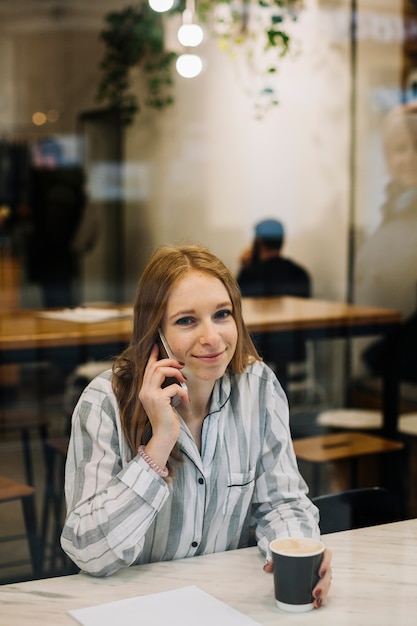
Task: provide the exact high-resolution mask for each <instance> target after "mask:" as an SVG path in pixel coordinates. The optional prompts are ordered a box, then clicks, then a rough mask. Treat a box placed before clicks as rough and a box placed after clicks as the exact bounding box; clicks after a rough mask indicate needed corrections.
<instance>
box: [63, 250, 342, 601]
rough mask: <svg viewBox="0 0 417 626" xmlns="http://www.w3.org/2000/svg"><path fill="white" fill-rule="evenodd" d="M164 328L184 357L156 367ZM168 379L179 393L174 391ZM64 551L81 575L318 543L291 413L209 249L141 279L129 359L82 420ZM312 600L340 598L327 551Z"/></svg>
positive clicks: (163, 261) (158, 262)
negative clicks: (292, 540)
mask: <svg viewBox="0 0 417 626" xmlns="http://www.w3.org/2000/svg"><path fill="white" fill-rule="evenodd" d="M160 329H161V330H162V332H163V334H164V336H165V338H166V341H167V343H168V345H169V348H170V350H171V351H172V353H173V354H174V355H175V357H173V358H169V357H168V358H158V357H160V356H161V355H160V354H159V350H160V349H159V348H158V344H157V341H158V333H159V330H160ZM167 378H174V379H175V381H176V382H175V381H174V382H172V383H171V384H168V385H166V384H165V383H166V379H167ZM65 491H66V499H67V508H68V514H67V519H66V522H65V527H64V529H63V533H62V538H61V541H62V547H63V549H64V550H65V552H66V553H67V554H68V555H69V556H70V557H71V559H73V560H74V562H75V563H76V564H77V565H78V566H79V567H80V568H81V569H82V570H84V571H86V572H89V573H91V574H94V575H96V576H104V575H109V574H112V573H113V572H115V571H117V570H118V569H120V568H121V567H126V566H129V565H133V564H139V563H147V562H152V561H162V560H170V559H178V558H184V557H189V556H194V555H199V554H206V553H211V552H219V551H223V550H230V549H234V548H239V547H243V546H246V545H248V541H249V537H250V530H251V528H252V527H255V533H256V539H257V543H258V546H259V548H260V549H261V551H262V552H263V553H264V554H265V555H266V558H267V562H266V565H265V569H266V570H267V571H271V569H272V566H271V562H270V554H269V549H268V544H269V542H270V541H271V540H272V539H274V538H275V537H279V536H286V535H293V536H314V537H317V536H318V535H319V530H318V526H317V517H318V515H317V509H316V508H315V507H314V506H313V504H312V503H311V502H310V500H309V499H308V498H307V496H306V491H307V490H306V485H305V483H304V481H303V479H302V478H301V476H300V474H299V473H298V470H297V465H296V460H295V456H294V452H293V448H292V444H291V440H290V433H289V426H288V405H287V402H286V398H285V395H284V392H283V391H282V388H281V386H280V385H279V383H278V381H277V379H276V377H275V375H274V374H273V373H272V371H271V370H270V369H269V368H268V367H267V366H266V365H265V364H264V363H262V362H261V360H260V359H259V357H258V354H257V352H256V350H255V348H254V345H253V343H252V341H251V339H250V336H249V333H248V331H247V329H246V327H245V325H244V322H243V319H242V311H241V298H240V292H239V288H238V286H237V283H236V281H235V280H234V278H233V277H232V275H231V274H230V272H229V271H228V270H227V268H226V267H225V266H224V264H223V263H222V262H221V261H220V260H219V259H217V258H216V257H215V256H214V255H212V254H211V253H210V252H209V251H208V250H206V249H205V248H201V247H198V246H183V247H166V248H162V249H161V250H159V251H157V252H156V253H155V254H154V255H153V256H152V258H151V259H150V261H149V263H148V265H147V267H146V268H145V270H144V272H143V275H142V277H141V279H140V282H139V285H138V289H137V293H136V298H135V305H134V329H133V336H132V340H131V342H130V345H129V347H128V348H127V349H126V350H125V351H124V352H123V353H122V354H121V356H120V357H119V358H118V359H117V360H116V362H115V364H114V367H113V371H112V372H111V371H108V372H106V373H104V374H102V375H100V376H99V377H97V378H96V379H95V380H93V381H92V382H91V383H90V384H89V386H88V387H87V388H86V390H85V391H84V392H83V394H82V395H81V397H80V400H79V402H78V404H77V406H76V408H75V411H74V416H73V424H72V435H71V441H70V446H69V452H68V459H67V467H66V485H65ZM321 576H322V577H321V580H320V582H319V583H318V584H317V587H316V588H315V590H314V595H315V606H316V607H319V606H320V604H321V603H322V601H323V600H324V598H325V597H326V595H327V592H328V589H329V586H330V576H331V568H330V553H329V552H328V551H327V552H326V555H325V557H324V559H323V564H322V567H321Z"/></svg>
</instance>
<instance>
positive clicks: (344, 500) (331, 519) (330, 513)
mask: <svg viewBox="0 0 417 626" xmlns="http://www.w3.org/2000/svg"><path fill="white" fill-rule="evenodd" d="M312 500H313V503H314V504H315V505H316V506H317V508H318V509H319V511H320V530H321V533H322V534H323V535H326V534H327V533H336V532H340V531H342V530H353V529H355V528H363V527H365V526H375V525H377V524H386V523H388V522H395V521H398V520H399V519H400V515H399V512H398V506H397V504H396V500H395V498H394V497H393V496H392V494H391V492H389V491H388V490H387V489H384V488H382V487H366V488H363V489H351V490H349V491H342V492H340V493H330V494H327V495H323V496H317V497H316V498H313V499H312Z"/></svg>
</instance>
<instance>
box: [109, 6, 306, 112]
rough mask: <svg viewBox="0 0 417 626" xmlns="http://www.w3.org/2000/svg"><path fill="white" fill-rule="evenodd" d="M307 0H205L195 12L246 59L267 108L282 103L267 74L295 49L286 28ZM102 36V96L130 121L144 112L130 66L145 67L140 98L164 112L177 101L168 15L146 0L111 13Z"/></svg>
mask: <svg viewBox="0 0 417 626" xmlns="http://www.w3.org/2000/svg"><path fill="white" fill-rule="evenodd" d="M185 4H186V0H179V2H178V3H177V5H176V6H175V8H174V9H171V11H169V12H168V14H165V16H166V17H165V18H164V19H169V14H173V13H178V12H182V11H183V10H184V9H185ZM302 6H303V0H240V1H234V0H200V2H198V0H197V2H196V13H197V15H198V18H199V20H200V22H201V23H202V24H204V25H205V26H206V29H207V30H208V31H209V33H210V35H211V36H213V37H215V38H216V39H217V41H218V43H219V46H220V48H221V50H223V51H224V52H226V53H228V54H229V55H230V56H231V57H233V58H235V59H239V58H243V59H244V63H245V64H246V65H247V67H248V68H249V71H250V73H251V74H252V76H253V75H254V74H256V75H257V78H259V79H260V84H261V87H255V89H257V90H258V91H259V94H260V95H261V97H263V98H264V102H265V98H267V99H268V106H271V105H276V104H278V99H277V98H276V94H275V89H274V88H273V87H271V85H270V84H269V83H270V81H268V80H267V77H268V76H273V75H275V74H276V73H277V71H278V68H279V64H280V62H281V60H282V58H283V57H284V56H286V55H287V54H288V53H289V51H290V47H291V36H290V35H289V33H288V32H287V30H286V29H285V24H286V22H288V21H295V20H297V17H298V14H299V11H300V9H301V8H302ZM105 23H106V26H105V28H104V29H103V31H102V32H101V34H100V38H101V40H102V41H103V42H104V45H105V54H104V58H103V60H102V61H101V63H100V70H101V80H100V83H99V86H98V91H97V99H98V100H99V101H100V102H107V104H108V105H109V107H110V108H113V109H115V110H118V111H119V112H120V113H121V114H122V119H123V120H124V121H125V123H127V124H128V123H130V122H132V121H133V119H134V117H135V115H136V113H137V112H138V111H139V110H140V107H141V103H140V102H139V95H141V94H139V95H138V94H136V93H135V92H134V91H133V90H132V87H131V75H130V74H131V70H132V69H133V68H140V69H142V70H143V72H144V75H145V79H146V80H145V84H146V93H145V94H143V95H142V97H141V102H143V103H144V104H145V105H147V106H150V107H152V108H154V109H159V110H162V109H164V108H166V107H167V106H169V105H171V104H172V103H173V101H174V99H173V96H172V87H173V65H174V61H175V60H176V58H177V56H178V54H177V53H176V52H174V51H170V50H167V49H166V47H165V39H164V28H163V18H162V16H161V14H160V13H157V12H155V11H153V10H152V9H151V8H150V7H149V5H148V3H147V2H146V0H143V2H142V3H141V4H138V5H134V6H128V7H126V8H125V9H122V10H120V11H114V12H112V13H109V14H108V15H107V16H106V18H105Z"/></svg>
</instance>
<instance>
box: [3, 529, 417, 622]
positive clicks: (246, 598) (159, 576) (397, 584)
mask: <svg viewBox="0 0 417 626" xmlns="http://www.w3.org/2000/svg"><path fill="white" fill-rule="evenodd" d="M323 540H324V542H325V544H326V545H327V546H328V547H329V548H331V549H332V550H333V585H332V589H331V593H330V596H329V598H328V601H327V604H326V606H324V607H323V608H321V609H320V610H318V611H317V610H314V611H311V612H309V613H304V614H299V615H297V614H289V613H284V612H282V611H280V610H279V609H278V608H277V607H276V605H275V601H274V596H273V578H272V575H271V574H266V573H265V572H264V571H263V570H262V565H263V559H262V556H261V554H260V553H259V551H258V549H257V548H247V549H244V550H234V551H231V552H223V553H219V554H213V555H208V556H202V557H194V558H190V559H183V560H180V561H170V562H164V563H153V564H151V565H142V566H138V567H131V568H128V569H125V570H123V571H120V572H118V573H117V574H116V575H114V576H112V577H109V578H106V579H104V578H93V577H90V576H88V575H85V574H78V575H75V576H65V577H61V578H52V579H45V580H38V581H33V582H26V583H18V584H11V585H4V586H2V587H0V625H1V626H10V625H11V624H13V626H21V625H22V624H25V625H26V624H28V625H29V624H30V626H38V625H39V626H47V625H48V624H54V626H61V624H62V625H65V624H67V625H68V626H71V625H72V626H76V624H77V622H75V620H74V619H73V618H72V617H70V616H69V615H68V614H67V611H68V610H70V609H77V608H81V607H86V606H93V605H96V604H102V603H105V602H111V601H114V600H121V599H124V598H129V597H135V596H138V595H145V594H151V593H156V592H159V591H167V590H170V589H175V588H180V587H184V586H187V585H196V586H198V587H200V588H201V589H203V590H204V591H206V592H207V593H209V594H211V595H213V596H214V597H216V598H218V599H219V600H222V601H223V602H226V603H227V604H229V605H230V606H232V607H234V608H235V609H237V610H239V611H240V612H241V613H244V614H246V615H248V616H250V617H252V618H253V619H254V620H256V621H258V622H259V623H260V624H263V625H265V626H269V625H271V626H272V625H274V626H276V625H277V624H291V625H299V624H303V625H306V624H308V625H309V626H318V625H320V626H335V625H337V626H344V625H348V624H349V625H351V626H365V625H366V626H373V625H376V626H414V625H415V624H416V623H417V519H414V520H408V521H404V522H398V523H395V524H386V525H383V526H374V527H371V528H366V529H360V530H354V531H347V532H343V533H334V534H332V535H325V536H324V539H323ZM139 622H140V623H143V624H146V618H145V619H140V620H138V623H139ZM168 626H169V625H168ZM219 626H223V625H219ZM224 626H226V625H224Z"/></svg>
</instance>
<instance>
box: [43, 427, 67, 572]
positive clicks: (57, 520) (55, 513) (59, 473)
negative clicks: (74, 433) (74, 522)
mask: <svg viewBox="0 0 417 626" xmlns="http://www.w3.org/2000/svg"><path fill="white" fill-rule="evenodd" d="M68 442H69V437H56V438H54V439H47V441H46V442H45V464H46V484H45V494H44V501H43V511H42V522H41V537H42V554H41V562H42V567H43V570H45V562H46V550H47V547H48V532H49V524H50V521H51V517H52V536H51V542H50V568H51V570H50V571H51V572H52V573H53V572H54V571H55V567H56V562H57V559H58V557H59V556H62V560H63V565H64V566H65V557H64V554H63V553H61V551H60V545H59V538H60V534H61V528H62V510H63V500H64V473H65V461H66V458H67V450H68Z"/></svg>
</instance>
